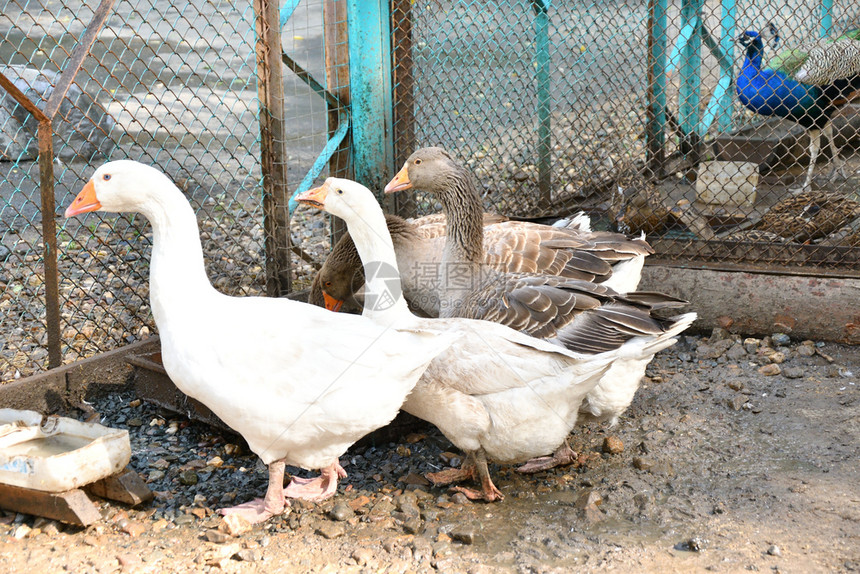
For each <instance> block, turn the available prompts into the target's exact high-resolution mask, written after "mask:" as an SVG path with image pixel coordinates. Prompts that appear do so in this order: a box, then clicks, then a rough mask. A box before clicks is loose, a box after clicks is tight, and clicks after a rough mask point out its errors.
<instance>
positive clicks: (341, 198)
mask: <svg viewBox="0 0 860 574" xmlns="http://www.w3.org/2000/svg"><path fill="white" fill-rule="evenodd" d="M296 201H298V202H299V203H303V204H305V205H310V206H311V207H316V208H318V209H322V210H324V211H327V212H329V213H331V214H332V215H334V216H336V217H340V218H341V219H343V220H344V221H350V220H354V219H356V218H360V219H361V220H364V221H366V220H368V218H369V217H370V216H371V214H372V213H373V211H380V207H379V203H377V201H376V198H375V197H374V196H373V192H372V191H370V190H369V189H367V188H366V187H364V186H363V185H361V184H360V183H358V182H357V181H352V180H351V179H341V178H337V177H330V178H328V179H327V180H325V182H324V183H323V184H322V185H321V186H319V187H315V188H313V189H309V190H307V191H306V192H304V193H301V194H299V195H298V196H296Z"/></svg>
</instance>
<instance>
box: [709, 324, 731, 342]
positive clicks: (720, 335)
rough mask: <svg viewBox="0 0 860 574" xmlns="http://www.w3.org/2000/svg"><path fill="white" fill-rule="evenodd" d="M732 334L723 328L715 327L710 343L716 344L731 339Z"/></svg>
mask: <svg viewBox="0 0 860 574" xmlns="http://www.w3.org/2000/svg"><path fill="white" fill-rule="evenodd" d="M731 337H732V334H731V333H729V332H728V331H727V330H726V329H725V328H723V327H715V328H714V330H713V331H711V336H710V338H709V339H708V342H709V343H716V342H717V341H724V340H726V339H731Z"/></svg>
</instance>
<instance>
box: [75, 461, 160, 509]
mask: <svg viewBox="0 0 860 574" xmlns="http://www.w3.org/2000/svg"><path fill="white" fill-rule="evenodd" d="M84 489H85V490H86V491H87V492H89V493H90V494H92V495H93V496H98V497H100V498H109V499H110V500H116V501H118V502H122V503H125V504H128V505H130V506H137V505H138V504H141V503H142V502H146V501H148V500H152V498H153V494H152V491H151V490H150V489H149V487H148V486H146V483H145V482H143V479H142V478H140V476H138V474H137V473H136V472H135V471H133V470H131V469H130V468H126V469H125V470H123V471H122V472H120V473H117V474H114V475H111V476H108V477H106V478H103V479H101V480H99V481H96V482H94V483H92V484H88V485H87V486H85V487H84Z"/></svg>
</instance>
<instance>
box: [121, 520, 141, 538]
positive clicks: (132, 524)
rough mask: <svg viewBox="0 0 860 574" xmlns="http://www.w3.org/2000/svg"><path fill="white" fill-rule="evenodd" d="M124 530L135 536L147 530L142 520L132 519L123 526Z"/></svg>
mask: <svg viewBox="0 0 860 574" xmlns="http://www.w3.org/2000/svg"><path fill="white" fill-rule="evenodd" d="M122 531H123V532H125V533H126V534H128V535H129V536H131V537H132V538H134V537H136V536H140V535H141V534H143V533H144V532H146V526H145V525H144V524H143V523H142V522H137V521H134V520H131V521H129V522H128V523H127V524H126V525H125V526H123V527H122Z"/></svg>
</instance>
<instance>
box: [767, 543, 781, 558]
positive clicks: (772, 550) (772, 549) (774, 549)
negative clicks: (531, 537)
mask: <svg viewBox="0 0 860 574" xmlns="http://www.w3.org/2000/svg"><path fill="white" fill-rule="evenodd" d="M767 553H768V554H770V555H771V556H782V550H780V549H779V546H777V545H776V544H771V545H770V546H768V548H767Z"/></svg>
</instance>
